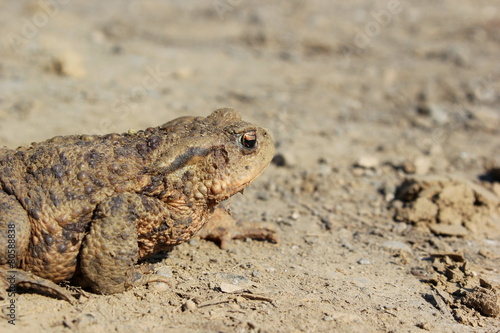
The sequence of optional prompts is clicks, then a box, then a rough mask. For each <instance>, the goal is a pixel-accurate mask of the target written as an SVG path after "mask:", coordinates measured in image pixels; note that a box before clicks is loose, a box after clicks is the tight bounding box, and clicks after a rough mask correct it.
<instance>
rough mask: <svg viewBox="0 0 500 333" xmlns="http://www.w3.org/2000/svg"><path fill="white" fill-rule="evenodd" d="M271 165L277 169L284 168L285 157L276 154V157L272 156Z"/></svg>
mask: <svg viewBox="0 0 500 333" xmlns="http://www.w3.org/2000/svg"><path fill="white" fill-rule="evenodd" d="M271 163H272V164H274V165H276V166H278V167H284V166H286V165H287V160H286V158H285V155H283V154H281V153H277V154H276V155H274V157H273V159H272V160H271Z"/></svg>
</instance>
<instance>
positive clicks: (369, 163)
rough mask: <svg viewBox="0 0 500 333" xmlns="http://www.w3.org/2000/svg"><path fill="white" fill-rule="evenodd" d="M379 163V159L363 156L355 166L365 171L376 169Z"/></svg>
mask: <svg viewBox="0 0 500 333" xmlns="http://www.w3.org/2000/svg"><path fill="white" fill-rule="evenodd" d="M379 163H380V162H379V160H378V158H376V157H375V156H362V157H360V158H359V159H358V160H357V161H356V163H355V166H357V167H360V168H364V169H375V168H376V167H378V165H379Z"/></svg>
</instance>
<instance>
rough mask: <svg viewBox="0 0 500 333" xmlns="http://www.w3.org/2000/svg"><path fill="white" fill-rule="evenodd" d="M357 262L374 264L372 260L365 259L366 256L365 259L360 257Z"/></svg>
mask: <svg viewBox="0 0 500 333" xmlns="http://www.w3.org/2000/svg"><path fill="white" fill-rule="evenodd" d="M357 263H358V264H360V265H371V264H372V262H371V261H370V260H368V259H364V258H363V259H359V260H358V261H357Z"/></svg>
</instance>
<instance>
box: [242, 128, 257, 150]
mask: <svg viewBox="0 0 500 333" xmlns="http://www.w3.org/2000/svg"><path fill="white" fill-rule="evenodd" d="M238 142H239V143H240V145H241V146H243V147H244V148H247V149H254V148H255V147H256V146H257V133H255V131H250V132H246V133H244V134H241V135H240V136H239V138H238Z"/></svg>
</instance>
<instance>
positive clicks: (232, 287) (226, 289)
mask: <svg viewBox="0 0 500 333" xmlns="http://www.w3.org/2000/svg"><path fill="white" fill-rule="evenodd" d="M219 288H220V290H221V291H222V292H223V293H229V294H230V293H237V292H240V291H243V290H245V289H246V286H244V285H236V284H232V283H227V282H221V284H220V285H219Z"/></svg>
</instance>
